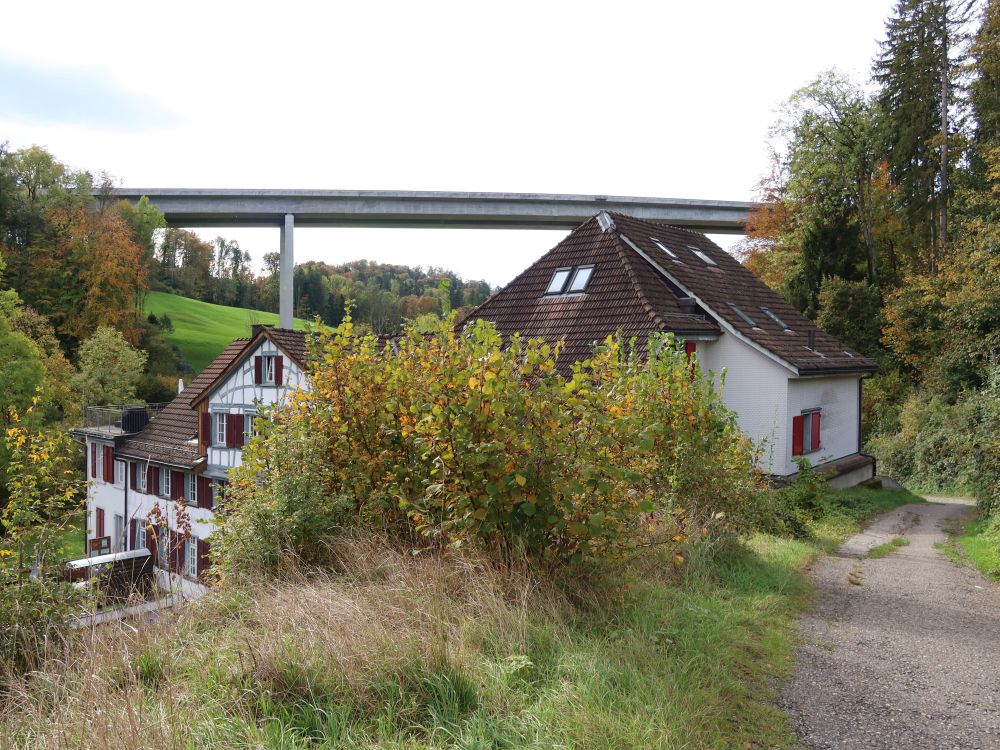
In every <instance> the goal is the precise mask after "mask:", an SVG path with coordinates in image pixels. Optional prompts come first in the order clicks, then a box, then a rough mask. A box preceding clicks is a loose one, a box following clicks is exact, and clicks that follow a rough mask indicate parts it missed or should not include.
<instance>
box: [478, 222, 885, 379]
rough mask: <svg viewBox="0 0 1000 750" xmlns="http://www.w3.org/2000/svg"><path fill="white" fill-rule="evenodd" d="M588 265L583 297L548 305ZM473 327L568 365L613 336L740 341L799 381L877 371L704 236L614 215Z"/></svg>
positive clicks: (590, 226)
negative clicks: (560, 279) (523, 339)
mask: <svg viewBox="0 0 1000 750" xmlns="http://www.w3.org/2000/svg"><path fill="white" fill-rule="evenodd" d="M656 240H659V244H657V242H656ZM660 245H662V246H663V247H665V248H666V249H667V250H669V251H670V253H672V254H673V256H675V257H672V256H671V255H670V254H668V253H667V252H666V251H664V249H663V248H662V247H660ZM696 250H697V251H698V252H699V253H701V254H703V255H704V256H705V257H706V258H708V260H709V261H711V262H706V260H704V259H703V258H702V257H699V255H698V254H696V253H695V251H696ZM586 264H593V265H594V267H595V268H594V273H593V276H592V277H591V281H590V284H589V285H588V287H587V289H586V292H585V293H584V294H570V295H546V293H545V292H546V288H547V286H548V284H549V281H550V280H551V279H552V275H553V273H554V272H555V270H556V269H558V268H563V267H570V266H578V265H586ZM682 297H691V298H694V301H695V302H696V303H697V304H696V306H695V308H696V312H699V313H702V314H700V315H692V314H690V307H689V306H685V310H686V311H688V314H686V313H685V310H682V309H681V303H680V298H682ZM731 304H732V305H735V307H736V308H738V311H737V309H734V308H733V307H732V306H731ZM764 308H766V309H768V310H770V311H771V312H772V313H773V314H774V315H775V316H777V318H778V319H779V320H780V321H781V322H782V323H784V324H785V326H781V325H779V324H778V322H776V321H775V320H774V319H773V318H771V317H770V316H768V315H767V314H766V313H765V312H764ZM740 312H742V313H743V314H744V315H746V316H747V317H749V318H750V319H751V320H752V321H753V323H754V325H751V324H749V323H747V322H746V321H745V320H744V319H743V318H742V317H741V315H740ZM477 318H481V319H484V320H490V321H493V322H494V323H495V324H496V326H497V328H498V330H499V331H500V332H501V333H502V334H503V335H511V334H513V333H515V332H519V333H521V334H522V335H525V336H538V337H542V338H544V339H546V340H547V341H551V342H553V343H554V342H555V341H557V340H559V339H560V338H564V337H565V339H566V348H565V350H564V355H563V356H564V362H569V363H571V362H573V361H576V360H579V359H584V358H585V357H587V356H588V355H589V354H590V353H591V351H592V349H593V345H594V343H595V342H598V341H601V340H603V339H604V338H605V337H606V336H608V335H609V334H613V333H615V332H617V331H621V333H622V334H623V335H624V336H625V337H626V338H631V337H633V336H635V337H637V338H638V339H639V341H640V344H642V343H644V342H645V339H646V338H647V337H648V336H649V334H650V333H653V332H654V331H673V332H674V333H677V334H678V335H681V336H697V335H701V336H706V335H708V336H711V335H713V334H714V335H719V334H722V333H726V334H728V335H734V336H737V337H738V338H740V339H743V340H744V341H746V342H747V343H748V344H750V345H751V346H753V347H754V348H756V349H758V350H759V351H761V352H762V353H763V354H764V355H765V356H769V357H771V358H772V359H775V360H777V361H778V362H780V363H781V364H782V365H784V366H785V367H786V368H788V369H789V370H791V371H792V372H794V373H796V374H799V375H810V374H816V375H818V374H826V373H835V372H872V371H874V370H876V369H877V365H876V363H875V362H874V361H873V360H871V359H868V358H866V357H863V356H862V355H861V354H859V353H858V352H855V351H852V350H850V349H848V348H847V347H846V346H844V345H843V344H842V343H841V342H839V341H837V340H836V339H835V338H833V337H832V336H830V335H829V334H827V333H825V332H824V331H822V330H821V329H819V328H818V327H817V326H816V325H815V324H814V323H812V321H810V320H809V319H807V318H806V317H805V316H803V315H802V314H801V313H799V312H798V310H796V309H795V308H794V307H792V306H791V305H790V304H788V303H787V302H786V301H785V300H784V299H783V298H782V297H781V296H780V295H779V294H777V293H776V292H774V291H773V290H772V289H771V288H770V287H768V286H767V285H766V284H764V283H763V282H762V281H760V280H759V279H758V278H757V277H756V276H754V274H753V273H752V272H751V271H750V270H749V269H747V268H745V267H744V266H743V265H741V264H740V263H739V262H738V261H737V260H736V259H735V258H733V257H732V256H730V255H729V254H728V253H726V252H725V251H724V250H722V249H721V248H720V247H719V246H718V245H716V244H715V243H713V242H712V241H711V240H709V239H708V238H707V237H705V236H704V235H702V234H699V233H697V232H690V231H687V230H683V229H678V228H675V227H669V226H665V225H662V224H652V223H650V222H646V221H641V220H639V219H635V218H633V217H630V216H625V215H623V214H617V213H612V214H608V213H604V214H602V215H599V216H597V217H594V218H593V219H591V220H590V221H587V222H586V223H584V224H583V225H581V226H580V227H579V228H577V229H576V230H574V231H573V232H572V233H571V234H570V235H569V236H568V237H566V238H565V239H564V240H563V241H562V242H560V243H559V244H558V245H556V247H555V248H553V249H552V250H550V251H549V252H548V253H546V254H545V255H544V256H542V257H541V258H540V259H539V260H538V261H537V262H535V263H534V264H532V265H531V266H530V267H529V268H527V269H526V270H525V271H524V272H523V273H521V275H519V276H518V277H517V278H515V279H514V280H513V281H512V282H511V283H510V284H508V285H507V286H506V287H504V288H503V289H501V290H500V291H499V292H497V293H496V294H494V295H493V296H492V297H490V298H489V299H488V300H486V302H484V303H483V304H482V305H480V306H479V307H478V308H476V309H475V310H474V311H473V312H472V313H470V314H469V316H468V317H467V318H466V321H468V320H473V319H477ZM463 322H464V321H463ZM786 327H787V330H786ZM810 342H811V343H812V347H811V348H810V346H809V344H810ZM564 367H565V366H564Z"/></svg>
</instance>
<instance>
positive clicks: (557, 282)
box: [545, 268, 573, 294]
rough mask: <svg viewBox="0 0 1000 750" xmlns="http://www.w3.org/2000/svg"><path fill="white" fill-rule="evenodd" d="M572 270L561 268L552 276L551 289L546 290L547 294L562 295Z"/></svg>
mask: <svg viewBox="0 0 1000 750" xmlns="http://www.w3.org/2000/svg"><path fill="white" fill-rule="evenodd" d="M572 270H573V269H572V268H560V269H558V270H557V271H556V272H555V273H554V274H552V281H550V282H549V288H548V289H546V290H545V293H546V294H562V293H563V289H565V288H566V282H567V281H568V280H569V274H570V272H571V271H572Z"/></svg>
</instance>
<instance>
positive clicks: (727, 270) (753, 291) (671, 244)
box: [612, 214, 878, 375]
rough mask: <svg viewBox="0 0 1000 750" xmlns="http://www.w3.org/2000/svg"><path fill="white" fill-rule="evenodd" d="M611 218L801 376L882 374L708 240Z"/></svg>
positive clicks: (719, 312)
mask: <svg viewBox="0 0 1000 750" xmlns="http://www.w3.org/2000/svg"><path fill="white" fill-rule="evenodd" d="M612 217H613V218H614V221H615V224H616V225H617V227H618V229H619V231H620V232H621V233H622V234H624V235H625V236H627V237H628V238H629V239H630V240H632V242H634V243H635V244H637V245H638V246H639V247H640V248H641V249H642V251H643V252H644V253H646V254H647V255H648V256H649V257H650V258H651V259H652V260H653V262H654V263H656V265H658V266H659V267H660V268H661V269H663V270H664V271H665V272H666V273H667V274H668V275H670V276H672V277H673V278H674V279H676V281H677V282H678V283H679V284H680V286H681V287H682V288H684V289H686V290H687V291H689V292H690V293H692V294H693V295H694V296H695V297H696V298H697V299H698V300H699V301H701V302H703V303H704V305H705V306H706V307H707V308H708V309H709V310H710V312H711V313H712V314H713V316H714V317H715V318H716V319H719V318H721V319H722V320H723V321H725V323H728V324H729V325H730V326H731V327H732V328H734V329H735V330H736V331H738V332H739V333H740V334H741V335H742V337H743V338H746V339H749V340H750V341H752V342H753V343H755V344H757V345H758V346H760V347H762V348H764V349H766V350H767V351H769V352H771V353H772V354H774V355H776V356H777V357H779V358H780V359H782V360H784V361H785V362H787V363H788V364H790V365H792V366H793V367H795V368H796V369H797V370H798V371H799V373H800V374H803V375H805V374H810V373H817V372H826V371H845V372H857V371H862V372H864V371H874V370H877V369H878V365H877V363H876V362H875V361H874V360H872V359H868V358H867V357H864V356H863V355H861V354H859V353H858V352H856V351H853V350H852V349H849V348H848V347H847V346H845V345H844V344H843V343H842V342H840V341H838V340H837V339H835V338H834V337H833V336H831V335H829V334H828V333H826V331H824V330H822V329H821V328H819V327H818V326H817V325H816V324H815V323H813V322H812V321H811V320H809V319H808V318H807V317H805V316H804V315H803V314H802V313H800V312H799V311H798V310H796V309H795V307H793V306H792V305H790V304H789V303H788V302H786V301H785V299H784V298H783V297H782V296H781V295H780V294H778V293H777V292H775V291H774V290H773V289H771V288H770V287H769V286H767V284H765V283H764V282H763V281H761V280H760V279H758V278H757V277H756V276H755V275H754V274H753V272H751V271H750V270H749V269H748V268H746V267H745V266H743V265H742V264H741V263H740V262H739V261H737V260H736V259H735V258H733V257H732V256H731V255H730V254H729V253H727V252H726V251H725V250H723V249H722V248H720V247H719V246H718V245H716V244H715V243H714V242H712V241H711V240H710V239H708V238H707V237H706V236H705V235H703V234H699V233H698V232H691V231H688V230H684V229H678V228H676V227H667V226H664V225H661V224H652V223H650V222H646V221H641V220H639V219H635V218H633V217H631V216H624V215H622V214H612ZM653 237H655V238H656V239H658V240H660V241H661V242H662V243H663V244H665V245H666V246H667V247H668V248H669V249H670V250H672V251H673V252H674V254H676V255H677V256H678V257H679V260H680V262H675V261H674V260H673V259H672V258H670V257H669V256H668V255H667V254H666V253H664V252H663V250H661V249H660V248H659V247H657V246H656V244H655V243H654V242H653V241H652V238H653ZM692 247H695V248H697V249H699V250H701V251H702V252H703V253H705V254H706V255H708V256H709V257H710V258H711V259H712V260H714V261H715V263H716V264H717V265H716V266H714V267H713V266H710V265H708V264H707V263H705V262H704V261H702V260H701V259H699V258H698V256H696V255H695V254H694V253H693V252H691V248H692ZM730 302H732V303H733V304H735V305H736V306H737V307H739V308H740V310H742V311H743V312H744V313H746V315H747V316H748V317H750V319H751V320H753V322H754V323H756V327H752V326H750V325H749V324H748V323H746V322H745V321H744V320H743V319H742V318H740V316H739V315H738V314H737V313H736V312H735V311H734V310H733V309H732V308H731V307H730V306H729V304H728V303H730ZM762 308H767V309H769V310H771V311H772V312H773V313H774V314H775V315H777V316H778V317H779V318H780V319H781V321H782V322H783V323H785V325H786V326H788V328H789V329H790V332H785V331H784V330H783V329H782V328H781V326H779V325H778V324H777V323H776V322H775V321H773V320H772V319H771V318H770V317H768V316H767V315H766V314H765V313H764V312H763V309H762ZM810 332H811V333H812V335H813V337H814V346H813V347H812V349H810V348H809V347H808V344H809V336H810ZM817 352H818V353H819V354H817ZM819 355H823V356H819Z"/></svg>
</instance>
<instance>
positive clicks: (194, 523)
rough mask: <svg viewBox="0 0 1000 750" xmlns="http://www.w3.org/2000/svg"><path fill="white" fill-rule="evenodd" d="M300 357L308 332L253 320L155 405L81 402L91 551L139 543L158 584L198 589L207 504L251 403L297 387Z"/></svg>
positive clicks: (249, 424)
mask: <svg viewBox="0 0 1000 750" xmlns="http://www.w3.org/2000/svg"><path fill="white" fill-rule="evenodd" d="M305 360H306V339H305V334H303V333H301V332H298V331H289V330H284V329H278V328H270V327H266V326H255V327H254V332H253V335H252V336H251V338H249V339H237V340H235V341H233V342H232V343H231V344H230V345H229V346H228V347H227V348H226V350H225V351H224V352H222V354H220V355H219V356H218V357H216V359H215V361H213V362H212V364H211V365H209V366H208V367H207V368H206V369H205V371H204V372H202V373H201V374H200V375H198V377H196V378H195V379H194V380H192V381H191V383H190V384H189V385H188V386H187V388H185V389H184V391H183V392H182V393H180V394H179V395H178V396H177V397H176V398H175V399H174V400H173V401H171V402H170V403H169V404H167V405H166V406H164V407H163V408H162V409H161V408H157V407H148V406H147V407H96V408H95V407H91V408H88V409H87V421H86V426H84V427H82V428H80V429H78V430H76V431H75V432H76V434H77V435H78V436H81V437H82V438H84V439H85V441H86V446H87V447H86V451H87V476H88V493H87V511H88V512H87V526H88V528H87V539H88V545H89V548H90V551H95V552H96V551H104V550H107V551H121V550H125V549H137V548H139V547H146V548H148V549H149V550H150V552H151V553H152V554H153V556H154V558H155V559H156V561H157V568H158V575H159V576H160V579H161V584H167V583H168V582H169V583H172V584H173V585H174V588H175V589H176V588H177V587H178V586H179V587H180V588H181V589H191V588H193V587H194V586H196V585H198V581H199V579H200V578H201V577H202V576H203V574H204V573H205V571H206V569H207V566H208V550H209V544H210V539H211V536H212V531H213V530H214V513H213V508H214V507H215V505H216V502H217V499H218V497H219V495H220V493H221V492H224V491H225V484H226V478H227V475H228V472H229V470H230V469H232V468H233V467H235V466H238V465H239V463H240V459H241V456H242V450H241V449H242V447H243V444H244V441H245V440H246V438H247V436H248V435H249V434H251V432H252V430H253V424H254V421H253V420H254V416H255V415H256V409H257V408H258V406H259V405H270V404H274V403H276V402H280V401H281V400H282V399H284V398H285V397H286V396H287V395H288V394H289V393H290V392H291V391H293V390H294V389H296V388H300V387H302V386H304V385H305V384H306V378H305ZM184 516H187V518H188V521H187V523H186V524H185V523H183V521H184ZM150 523H151V524H152V526H153V527H154V528H153V529H150V528H149V527H148V526H149V524H150ZM185 525H186V526H187V527H188V536H187V538H186V539H185V538H184V527H185Z"/></svg>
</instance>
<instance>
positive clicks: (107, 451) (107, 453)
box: [104, 445, 115, 484]
mask: <svg viewBox="0 0 1000 750" xmlns="http://www.w3.org/2000/svg"><path fill="white" fill-rule="evenodd" d="M104 481H105V482H108V483H109V484H110V483H113V482H114V481H115V451H114V449H113V448H112V447H111V446H110V445H105V446H104Z"/></svg>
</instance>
